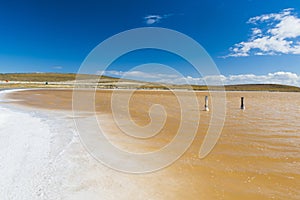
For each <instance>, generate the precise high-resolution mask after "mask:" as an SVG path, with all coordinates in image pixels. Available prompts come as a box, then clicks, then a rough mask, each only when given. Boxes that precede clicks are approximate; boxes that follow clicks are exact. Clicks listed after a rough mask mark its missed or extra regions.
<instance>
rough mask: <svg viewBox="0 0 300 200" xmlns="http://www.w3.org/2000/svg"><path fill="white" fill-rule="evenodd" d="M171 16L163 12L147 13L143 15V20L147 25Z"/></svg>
mask: <svg viewBox="0 0 300 200" xmlns="http://www.w3.org/2000/svg"><path fill="white" fill-rule="evenodd" d="M171 16H173V14H165V15H147V16H145V17H144V22H145V23H146V24H147V25H153V24H157V23H159V22H161V20H163V19H166V18H168V17H171Z"/></svg>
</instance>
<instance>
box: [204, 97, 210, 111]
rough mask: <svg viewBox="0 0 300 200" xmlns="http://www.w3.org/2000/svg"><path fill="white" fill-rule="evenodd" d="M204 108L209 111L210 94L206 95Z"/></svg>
mask: <svg viewBox="0 0 300 200" xmlns="http://www.w3.org/2000/svg"><path fill="white" fill-rule="evenodd" d="M204 110H205V111H209V108H208V96H205V105H204Z"/></svg>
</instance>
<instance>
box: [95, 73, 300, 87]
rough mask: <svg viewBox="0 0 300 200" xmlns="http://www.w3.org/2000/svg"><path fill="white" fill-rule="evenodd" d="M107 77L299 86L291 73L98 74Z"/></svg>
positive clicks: (297, 78)
mask: <svg viewBox="0 0 300 200" xmlns="http://www.w3.org/2000/svg"><path fill="white" fill-rule="evenodd" d="M100 74H103V75H107V76H116V77H124V78H129V79H135V80H142V81H151V82H159V83H168V84H191V85H205V84H208V85H220V84H224V85H234V84H283V85H294V86H300V76H298V75H297V74H295V73H292V72H283V71H279V72H274V73H268V74H265V75H255V74H239V75H229V76H224V75H214V76H205V77H191V76H181V75H179V74H163V73H147V72H142V71H129V72H122V71H105V72H104V73H100Z"/></svg>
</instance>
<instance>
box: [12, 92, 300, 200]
mask: <svg viewBox="0 0 300 200" xmlns="http://www.w3.org/2000/svg"><path fill="white" fill-rule="evenodd" d="M82 92H84V91H82ZM111 94H112V91H109V90H107V91H98V92H97V94H96V102H95V107H96V111H97V112H98V114H99V116H100V117H102V118H103V116H105V119H106V121H105V120H104V121H105V125H104V129H106V130H107V132H108V133H111V135H112V137H114V138H118V139H119V140H117V141H116V143H117V145H120V146H121V147H122V148H125V149H127V150H130V151H145V152H146V151H148V150H149V149H151V150H155V149H159V148H161V147H162V146H164V145H166V144H167V143H168V142H170V140H171V139H172V138H173V137H174V133H176V130H177V129H178V127H179V122H180V116H181V114H180V109H179V103H178V101H177V100H176V97H175V96H174V95H173V94H172V93H171V92H168V91H137V92H135V93H134V95H133V96H132V98H131V100H130V103H129V107H130V114H131V116H132V118H133V120H134V121H135V123H137V124H139V125H146V124H148V123H149V122H150V118H149V115H148V110H149V108H150V107H151V105H153V104H160V105H163V106H164V107H165V110H166V113H167V114H168V117H167V120H166V124H165V126H164V127H163V129H162V130H161V132H160V134H158V135H157V136H155V137H153V138H151V139H149V140H139V139H132V138H129V137H127V136H124V134H122V132H121V131H120V130H119V129H118V128H117V127H116V125H115V124H114V123H113V118H112V115H111V109H110V105H111ZM125 94H126V91H124V95H125ZM87 95H89V93H88V92H87ZM182 95H183V96H184V95H185V93H184V92H183V93H182ZM205 95H208V94H207V93H205V92H199V93H197V97H198V99H199V103H200V107H201V110H202V107H203V104H204V96H205ZM241 96H244V97H245V103H246V110H240V109H239V106H240V97H241ZM226 97H227V101H226V108H227V114H226V121H225V124H224V128H223V131H222V135H221V137H220V140H219V141H218V143H217V145H216V146H215V148H214V149H213V151H212V152H211V153H210V154H209V155H208V156H207V157H205V158H204V159H199V158H198V152H199V148H200V146H201V144H202V142H203V138H204V136H205V134H206V131H207V128H208V124H209V119H210V115H211V112H205V111H200V115H201V120H200V126H199V128H198V131H197V136H196V139H195V140H194V142H193V144H192V145H191V147H190V148H189V149H188V151H187V152H186V153H185V154H184V155H183V156H182V157H181V158H180V159H179V160H178V161H177V162H175V163H174V164H173V165H171V166H169V167H167V168H166V169H164V170H162V171H163V173H159V172H158V173H156V174H155V173H153V174H147V175H144V176H145V177H146V180H147V185H146V186H143V187H142V186H141V188H142V189H143V190H145V191H146V190H149V191H150V190H151V191H152V192H153V194H157V195H158V196H159V197H161V199H205V200H206V199H295V200H296V199H300V123H299V119H300V93H277V92H272V93H270V92H228V93H227V94H226ZM8 98H10V99H16V100H20V101H18V103H19V104H22V105H26V106H31V107H39V108H45V109H58V110H71V109H72V90H32V91H19V92H15V93H11V94H9V96H8ZM82 110H83V111H84V110H87V111H89V108H86V107H85V104H84V103H83V106H82ZM190 112H195V111H194V110H193V108H190ZM120 138H121V139H120ZM142 176H143V175H142ZM134 178H135V177H133V179H134ZM157 185H159V187H157ZM154 199H157V198H154Z"/></svg>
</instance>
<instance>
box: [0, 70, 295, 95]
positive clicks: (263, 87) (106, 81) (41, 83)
mask: <svg viewBox="0 0 300 200" xmlns="http://www.w3.org/2000/svg"><path fill="white" fill-rule="evenodd" d="M76 77H77V80H79V81H78V82H79V83H80V84H82V85H85V86H86V87H89V86H90V85H89V84H88V82H85V80H87V79H88V80H94V81H95V82H94V84H93V86H94V85H95V83H98V88H103V89H105V88H108V89H113V88H120V89H128V88H140V89H190V88H192V89H194V90H196V91H205V90H208V87H207V86H205V85H192V86H188V85H171V84H164V85H162V84H159V83H149V82H142V81H136V80H129V79H119V78H115V77H109V76H101V77H99V76H98V75H84V74H83V75H77V74H74V73H66V74H61V73H7V74H0V88H49V87H50V88H52V87H55V88H71V87H73V86H74V81H75V79H76ZM224 87H225V90H226V91H270V92H275V91H278V92H300V88H299V87H296V86H288V85H279V84H241V85H226V86H224ZM209 89H211V90H220V89H224V88H222V87H219V86H211V87H209Z"/></svg>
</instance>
